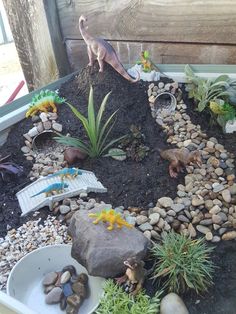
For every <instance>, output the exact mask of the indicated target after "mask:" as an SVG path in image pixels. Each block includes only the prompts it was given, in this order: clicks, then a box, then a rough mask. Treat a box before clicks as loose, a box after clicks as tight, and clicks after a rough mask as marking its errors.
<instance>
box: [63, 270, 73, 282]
mask: <svg viewBox="0 0 236 314" xmlns="http://www.w3.org/2000/svg"><path fill="white" fill-rule="evenodd" d="M70 277H71V274H70V272H69V271H68V270H67V271H65V272H64V273H63V274H62V275H61V284H62V285H63V284H64V283H66V282H67V281H69V280H70Z"/></svg>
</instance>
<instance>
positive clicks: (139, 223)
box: [136, 215, 148, 225]
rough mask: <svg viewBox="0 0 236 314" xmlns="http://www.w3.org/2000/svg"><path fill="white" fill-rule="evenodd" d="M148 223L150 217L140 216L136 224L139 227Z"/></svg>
mask: <svg viewBox="0 0 236 314" xmlns="http://www.w3.org/2000/svg"><path fill="white" fill-rule="evenodd" d="M147 221H148V217H147V216H144V215H139V216H137V217H136V224H137V225H142V224H144V223H145V222H147Z"/></svg>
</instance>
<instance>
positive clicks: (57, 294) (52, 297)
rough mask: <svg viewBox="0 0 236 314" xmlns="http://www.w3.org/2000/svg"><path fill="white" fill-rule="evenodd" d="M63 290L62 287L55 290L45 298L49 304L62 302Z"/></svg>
mask: <svg viewBox="0 0 236 314" xmlns="http://www.w3.org/2000/svg"><path fill="white" fill-rule="evenodd" d="M61 294H62V289H61V288H60V287H55V288H53V289H52V290H51V291H50V292H49V293H48V294H47V295H46V298H45V302H46V303H47V304H56V303H59V302H60V299H61Z"/></svg>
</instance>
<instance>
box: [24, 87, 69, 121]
mask: <svg viewBox="0 0 236 314" xmlns="http://www.w3.org/2000/svg"><path fill="white" fill-rule="evenodd" d="M64 101H65V99H64V98H61V97H60V96H58V95H57V93H56V92H53V91H50V90H44V91H41V92H40V93H39V94H37V95H35V96H34V97H33V99H32V101H31V105H30V108H29V110H28V111H27V112H26V114H25V116H26V118H28V117H32V116H34V115H36V114H37V113H38V112H40V111H42V112H46V113H47V112H49V111H52V112H57V107H56V104H62V103H63V102H64Z"/></svg>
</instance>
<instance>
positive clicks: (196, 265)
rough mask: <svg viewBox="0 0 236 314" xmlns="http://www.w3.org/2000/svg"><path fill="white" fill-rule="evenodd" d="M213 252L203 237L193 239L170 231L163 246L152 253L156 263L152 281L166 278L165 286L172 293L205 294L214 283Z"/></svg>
mask: <svg viewBox="0 0 236 314" xmlns="http://www.w3.org/2000/svg"><path fill="white" fill-rule="evenodd" d="M212 250H213V248H210V247H207V246H206V243H205V240H204V239H203V238H202V239H197V240H191V239H190V238H188V237H186V236H184V235H181V234H177V233H174V232H170V233H168V234H167V235H166V236H165V238H164V239H163V242H162V244H155V245H154V246H153V248H152V254H153V256H154V257H155V259H156V260H157V261H156V264H155V268H154V274H153V278H154V279H157V278H163V279H164V287H165V288H167V289H168V290H169V291H170V292H176V293H179V292H185V291H186V290H189V289H194V290H195V291H196V292H197V293H200V292H203V291H205V290H207V288H208V287H209V286H210V285H211V284H212V273H213V270H214V265H213V263H212V262H211V261H210V253H211V252H212Z"/></svg>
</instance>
